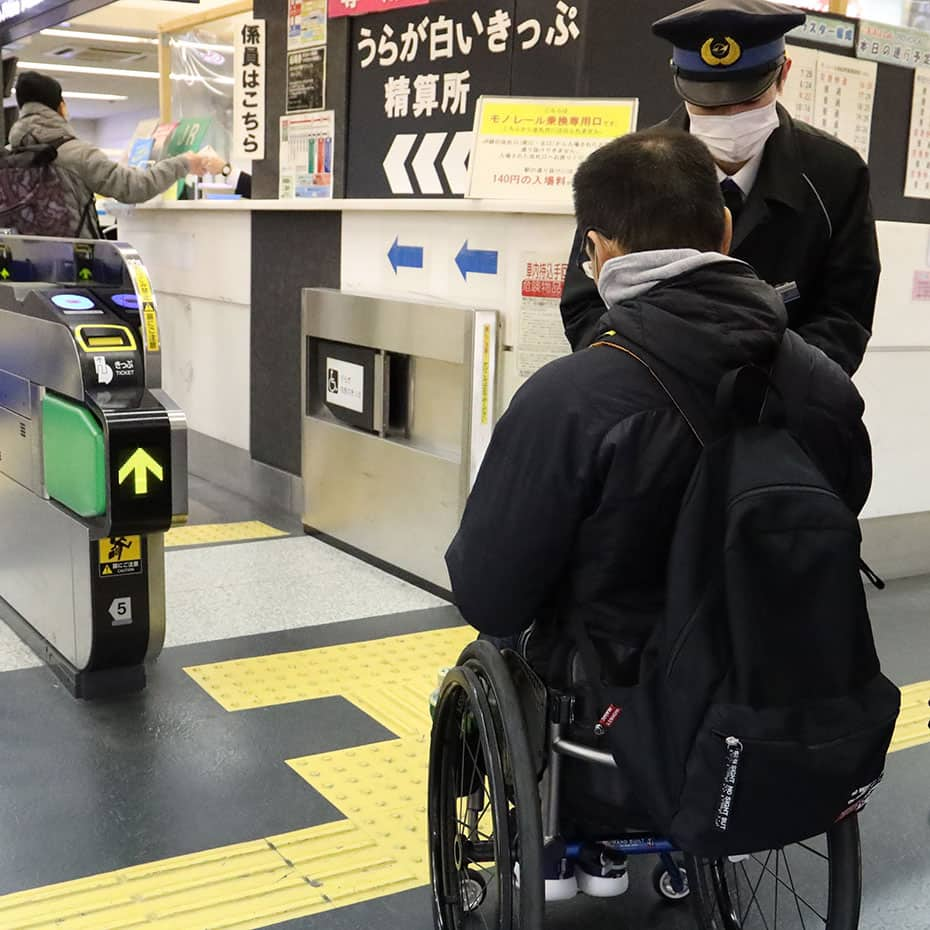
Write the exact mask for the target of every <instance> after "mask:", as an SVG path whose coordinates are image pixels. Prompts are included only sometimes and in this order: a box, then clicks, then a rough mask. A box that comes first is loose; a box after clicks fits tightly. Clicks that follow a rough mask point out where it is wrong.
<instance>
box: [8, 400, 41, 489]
mask: <svg viewBox="0 0 930 930" xmlns="http://www.w3.org/2000/svg"><path fill="white" fill-rule="evenodd" d="M40 429H41V421H40V420H30V419H29V418H28V417H24V416H20V414H18V413H14V412H13V411H12V410H7V409H6V407H0V472H2V473H3V474H4V475H6V476H7V477H9V478H12V479H13V480H14V481H16V482H18V483H19V484H21V485H23V486H24V487H27V488H29V490H30V491H32V493H33V494H38V495H40V496H41V495H42V484H43V482H42V468H41V463H40V462H38V461H37V460H36V454H37V451H38V449H37V447H38V442H37V437H38V433H39V431H40Z"/></svg>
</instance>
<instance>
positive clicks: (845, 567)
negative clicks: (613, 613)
mask: <svg viewBox="0 0 930 930" xmlns="http://www.w3.org/2000/svg"><path fill="white" fill-rule="evenodd" d="M602 344H609V345H612V346H613V347H614V348H618V349H621V350H622V351H625V352H627V353H628V354H630V355H632V353H631V352H629V350H627V349H625V348H623V347H622V346H619V345H617V344H616V343H613V342H610V343H602ZM786 354H787V353H785V352H781V353H780V354H779V359H782V358H783V357H784V356H786ZM633 357H634V358H637V361H639V362H641V363H642V364H644V365H646V367H647V368H649V370H650V371H651V372H652V373H653V375H654V376H655V377H656V380H657V381H659V384H660V385H662V387H663V389H664V390H665V391H666V393H668V395H669V397H670V398H671V399H672V401H673V403H675V405H676V406H677V407H678V409H679V411H680V412H681V414H682V415H683V416H684V418H685V420H686V421H687V422H688V424H689V426H691V428H692V430H693V431H694V432H695V435H696V436H697V437H698V439H699V441H701V444H702V447H703V448H702V451H701V454H700V457H699V459H698V462H697V465H696V467H695V470H694V473H693V475H692V477H691V481H690V484H689V486H688V489H687V492H686V494H685V496H684V499H683V501H682V505H681V510H680V513H679V517H678V522H677V525H676V529H675V533H674V537H673V542H672V548H671V553H670V559H669V566H668V577H667V585H666V606H665V613H664V617H663V620H662V621H661V622H660V623H659V624H658V626H657V628H656V629H655V630H654V631H653V634H652V636H651V638H650V640H649V642H648V644H647V646H646V648H645V650H644V652H643V656H642V662H641V670H640V676H639V680H638V683H637V684H636V685H635V686H633V687H632V688H616V687H613V688H611V687H607V688H605V689H603V693H602V694H601V695H600V698H601V701H602V702H603V704H604V705H605V706H606V710H605V711H604V714H603V716H602V717H601V719H600V723H599V724H598V725H597V727H596V728H595V729H596V732H598V733H599V734H600V735H603V736H604V737H605V738H606V741H607V743H608V745H609V747H610V750H611V752H612V753H613V755H614V756H615V758H616V760H617V763H618V765H619V766H620V768H621V770H622V771H623V772H624V774H625V775H626V776H627V777H628V778H629V780H630V782H631V785H632V787H633V790H634V793H635V795H636V799H637V801H639V802H640V803H641V804H642V805H644V807H645V808H646V810H648V812H649V814H650V818H651V820H652V821H653V826H654V827H655V829H657V830H658V831H660V832H662V833H664V834H665V835H667V836H669V837H670V838H671V839H672V840H673V841H674V842H675V843H676V844H678V845H679V847H680V848H681V849H683V850H685V851H687V852H690V853H693V854H695V855H701V856H707V857H719V856H726V855H738V854H744V853H751V852H758V851H760V850H765V849H771V848H778V847H781V846H784V845H786V844H790V843H795V842H799V841H802V840H805V839H807V838H809V837H812V836H816V835H818V834H821V833H823V832H825V831H827V830H828V829H829V828H830V827H831V826H832V825H833V824H834V823H836V822H837V821H839V820H841V819H843V818H844V817H845V816H848V815H849V814H851V813H853V812H858V811H859V810H861V809H862V808H863V807H864V806H865V804H866V802H867V801H868V799H869V796H870V795H871V793H872V792H873V790H874V789H875V787H876V786H877V785H878V783H879V781H880V780H881V777H882V772H883V769H884V763H885V755H886V753H887V751H888V746H889V743H890V740H891V737H892V733H893V730H894V725H895V720H896V718H897V715H898V710H899V706H900V693H899V691H898V689H897V688H896V687H895V686H894V685H893V684H892V683H891V682H890V681H889V680H888V679H887V678H885V676H884V675H882V673H881V670H880V668H879V662H878V657H877V655H876V652H875V645H874V642H873V638H872V630H871V624H870V621H869V615H868V611H867V608H866V601H865V592H864V590H863V582H862V576H861V574H860V566H861V565H862V564H863V563H861V560H860V555H859V549H860V532H859V524H858V520H857V518H856V516H855V515H854V514H853V513H852V512H851V511H850V510H849V508H848V507H847V506H846V505H845V504H844V502H843V501H842V500H841V499H840V497H839V496H838V495H837V494H836V492H835V491H834V490H833V488H832V487H831V486H830V484H829V482H828V481H827V480H826V479H825V478H824V476H823V474H822V473H821V471H820V470H819V469H818V467H817V466H816V465H815V464H814V462H813V461H812V460H811V458H810V457H809V456H808V455H807V453H806V452H805V451H804V449H803V448H802V447H801V445H800V444H799V442H798V440H797V439H795V437H794V436H793V435H792V434H791V433H790V432H789V431H788V429H787V428H786V427H785V426H784V425H783V424H782V422H781V421H780V419H779V418H778V416H777V414H776V413H773V412H772V408H773V407H777V406H778V404H777V403H774V402H773V397H772V392H771V390H770V384H769V377H768V373H762V372H760V370H759V369H743V370H741V371H740V372H738V373H733V375H731V376H728V378H726V379H724V382H723V383H722V385H721V392H720V396H719V398H718V411H719V410H725V411H726V412H727V414H728V416H729V417H730V419H729V422H727V423H726V425H725V426H723V427H721V426H720V423H719V422H716V421H714V422H713V424H711V422H709V420H708V418H707V417H706V416H704V415H703V414H702V412H701V411H700V410H699V409H696V408H694V409H692V405H691V404H690V403H681V402H680V401H682V400H683V399H684V398H686V397H689V396H690V395H688V394H687V393H685V392H680V396H679V397H676V396H673V395H672V394H671V392H670V391H669V390H668V388H667V387H666V386H665V384H663V382H662V380H661V379H659V377H658V375H656V372H655V365H653V364H651V363H650V364H647V362H645V361H644V360H643V359H641V358H638V357H637V356H633ZM782 367H783V366H782ZM790 377H791V373H790V372H782V371H780V367H779V363H778V362H777V363H776V366H775V373H774V375H773V382H774V384H775V385H777V384H778V383H779V382H781V381H783V380H784V379H785V378H788V379H790ZM760 378H761V382H762V387H760V386H759V385H760ZM747 388H749V389H747ZM747 396H750V397H753V396H754V397H756V398H758V403H756V402H755V401H754V400H751V401H749V402H747V400H746V398H747ZM763 398H766V399H763ZM760 409H764V410H766V414H765V415H762V414H760V412H759V411H760ZM740 410H743V411H745V410H751V411H753V412H754V415H753V416H745V415H740V412H739V411H740ZM760 421H761V422H760ZM585 638H586V634H585V633H584V632H583V631H581V633H580V635H579V636H578V642H579V650H580V652H581V656H582V659H583V660H585V659H586V654H587V662H586V664H589V663H594V662H597V657H596V655H594V649H593V648H592V646H591V642H590V640H589V639H588V640H587V642H586V643H585V642H584V640H585ZM583 647H584V648H583Z"/></svg>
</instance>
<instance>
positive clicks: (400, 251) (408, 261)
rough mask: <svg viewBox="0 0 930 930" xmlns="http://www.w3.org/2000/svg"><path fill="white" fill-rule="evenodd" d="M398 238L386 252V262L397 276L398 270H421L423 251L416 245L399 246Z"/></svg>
mask: <svg viewBox="0 0 930 930" xmlns="http://www.w3.org/2000/svg"><path fill="white" fill-rule="evenodd" d="M399 239H400V236H398V237H397V238H396V239H395V240H394V244H393V245H392V246H391V248H390V249H389V250H388V261H390V263H391V267H392V268H393V269H394V274H397V269H398V268H422V267H423V249H422V247H421V246H418V245H399V244H398V240H399Z"/></svg>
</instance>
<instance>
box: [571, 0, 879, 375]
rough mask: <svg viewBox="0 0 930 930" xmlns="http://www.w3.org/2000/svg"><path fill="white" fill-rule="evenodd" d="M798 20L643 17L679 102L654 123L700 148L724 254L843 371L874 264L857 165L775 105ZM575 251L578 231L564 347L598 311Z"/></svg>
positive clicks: (712, 9) (867, 306)
mask: <svg viewBox="0 0 930 930" xmlns="http://www.w3.org/2000/svg"><path fill="white" fill-rule="evenodd" d="M805 18H806V16H805V14H804V13H803V12H801V11H799V10H793V9H791V8H790V7H786V6H784V5H782V4H776V3H768V2H765V0H704V2H701V3H696V4H694V5H692V6H689V7H687V8H685V9H683V10H680V11H679V12H677V13H673V14H672V15H670V16H666V17H665V18H664V19H660V20H659V21H658V22H656V23H654V24H653V27H652V28H653V32H654V33H655V34H656V35H658V36H660V37H661V38H663V39H667V40H668V41H669V42H671V43H672V46H673V52H672V62H671V66H672V74H673V77H674V81H675V88H676V89H677V91H678V94H679V96H680V97H681V98H682V100H683V101H684V103H683V105H682V107H680V108H679V109H678V110H677V111H676V112H675V113H674V114H673V115H672V116H671V117H670V118H669V119H668V120H667V121H666V122H665V123H664V124H663V125H664V126H668V127H670V128H677V129H684V130H688V131H690V132H691V134H692V135H695V136H697V137H698V138H699V139H700V140H701V141H702V142H704V143H705V145H707V147H708V148H709V149H710V151H711V154H712V155H713V158H714V162H715V163H716V171H717V179H718V181H719V182H720V187H721V191H722V193H723V197H724V201H725V203H726V205H727V207H728V208H729V210H730V212H731V214H732V215H733V221H734V230H733V244H732V254H733V256H734V257H735V258H739V259H742V260H743V261H745V262H748V263H749V264H750V265H752V267H753V268H754V269H755V270H756V272H757V273H758V274H759V277H761V278H762V279H763V280H764V281H767V282H768V283H769V284H772V285H775V286H779V285H787V286H788V287H787V288H786V291H787V293H786V294H785V299H786V302H787V308H788V321H789V325H790V326H791V328H792V329H794V330H795V331H796V332H798V333H799V334H800V335H801V336H803V337H804V339H805V340H806V341H807V342H808V343H810V344H811V345H814V346H816V347H817V348H819V349H821V350H822V351H823V352H824V353H825V354H826V355H827V356H829V357H830V358H831V359H833V360H834V361H835V362H837V363H838V364H839V365H840V366H841V367H842V368H843V369H845V371H846V372H847V373H848V374H853V373H854V372H855V371H856V369H857V368H858V367H859V365H860V364H861V362H862V357H863V355H864V353H865V347H866V344H867V343H868V340H869V337H870V336H871V330H872V318H873V315H874V312H875V296H876V293H877V290H878V278H879V273H880V270H881V268H880V264H879V258H878V243H877V241H876V236H875V222H874V220H873V218H872V209H871V205H870V202H869V169H868V167H867V166H866V165H865V163H864V162H863V160H862V159H861V158H860V157H859V155H858V153H857V152H856V151H855V150H854V149H852V148H850V147H849V146H848V145H845V144H844V143H843V142H840V141H839V140H838V139H835V138H834V137H833V136H830V135H827V134H826V133H824V132H820V131H819V130H817V129H814V128H812V127H811V126H808V125H807V124H805V123H802V122H800V121H798V120H795V119H792V117H791V116H790V115H789V114H788V112H787V111H786V110H785V109H784V108H783V107H781V106H780V105H779V104H778V102H777V101H778V95H779V93H780V92H781V90H782V88H783V87H784V85H785V81H786V79H787V78H788V73H789V71H790V70H791V60H790V59H789V58H787V56H786V45H785V33H787V32H789V31H790V30H792V29H794V28H795V27H796V26H799V25H801V24H802V23H803V22H804V20H805ZM583 249H584V237H583V235H582V230H578V233H577V235H576V237H575V243H574V246H573V250H572V256H573V257H572V261H570V262H569V264H568V272H567V274H566V278H565V287H564V291H563V295H562V319H563V322H564V324H565V332H566V335H567V336H568V340H569V342H570V343H571V345H572V348H573V349H578V348H584V347H585V346H587V345H589V344H590V342H591V340H592V339H593V338H596V336H597V335H598V333H597V332H596V330H597V326H598V321H599V320H600V318H601V316H602V315H603V314H604V304H603V301H602V300H601V299H600V297H599V296H598V293H597V289H596V287H595V285H594V282H593V281H592V280H590V278H588V277H586V276H585V273H584V272H583V271H582V270H580V268H579V267H578V266H579V261H578V259H579V256H581V255H582V252H583ZM792 296H793V297H794V299H791V298H792Z"/></svg>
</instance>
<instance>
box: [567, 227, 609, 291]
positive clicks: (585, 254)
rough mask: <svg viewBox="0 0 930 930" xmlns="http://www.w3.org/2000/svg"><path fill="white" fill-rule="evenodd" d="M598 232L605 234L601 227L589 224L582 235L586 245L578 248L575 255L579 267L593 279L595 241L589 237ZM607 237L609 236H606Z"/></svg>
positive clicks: (600, 234)
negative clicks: (597, 227) (596, 227)
mask: <svg viewBox="0 0 930 930" xmlns="http://www.w3.org/2000/svg"><path fill="white" fill-rule="evenodd" d="M593 232H594V233H597V234H598V235H599V236H604V233H602V232H601V231H600V230H599V229H595V228H594V227H593V226H589V227H588V228H587V229H586V230H585V231H584V234H583V235H582V242H583V243H584V245H583V246H582V247H581V248H580V249H579V250H578V254H577V255H576V256H575V262H576V264H577V265H578V267H579V268H580V269H581V271H583V272H584V273H585V274H586V275H587V276H588V277H589V278H591V280H592V281H593V280H594V243H593V242H592V241H591V239H590V238H589V235H590V233H593ZM604 238H605V239H606V238H607V237H606V236H604Z"/></svg>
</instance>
